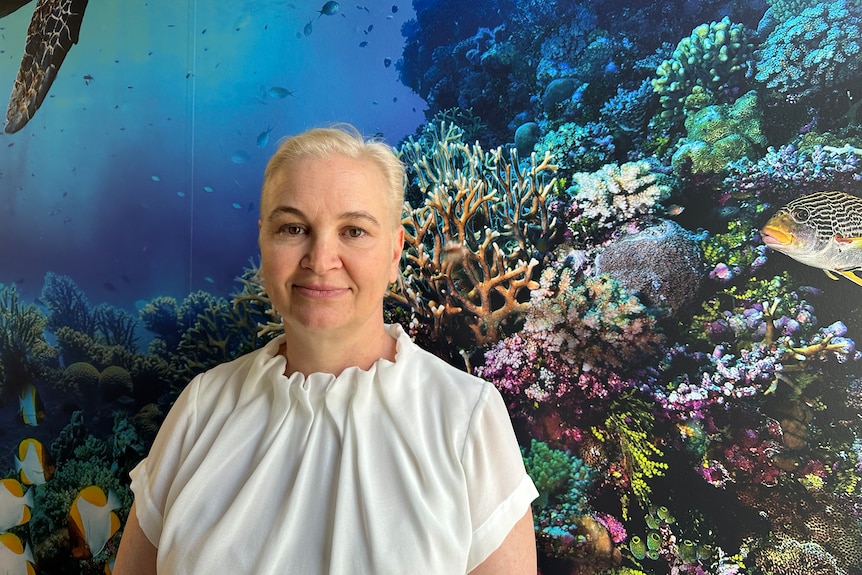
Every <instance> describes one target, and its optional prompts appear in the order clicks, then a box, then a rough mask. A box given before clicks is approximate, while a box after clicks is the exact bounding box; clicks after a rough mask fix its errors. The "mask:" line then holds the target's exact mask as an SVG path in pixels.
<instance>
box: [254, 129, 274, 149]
mask: <svg viewBox="0 0 862 575" xmlns="http://www.w3.org/2000/svg"><path fill="white" fill-rule="evenodd" d="M271 133H272V128H270V127H267V128H266V130H264V131H263V132H261V133H260V134H258V135H257V140H255V142H256V143H257V147H258V148H265V147H266V145H267V144H268V143H269V135H270V134H271Z"/></svg>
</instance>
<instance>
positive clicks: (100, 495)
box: [69, 485, 120, 559]
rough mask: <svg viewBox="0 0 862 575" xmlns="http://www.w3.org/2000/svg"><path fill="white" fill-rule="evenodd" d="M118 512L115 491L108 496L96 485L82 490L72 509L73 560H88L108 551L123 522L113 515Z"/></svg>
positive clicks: (70, 531) (70, 528)
mask: <svg viewBox="0 0 862 575" xmlns="http://www.w3.org/2000/svg"><path fill="white" fill-rule="evenodd" d="M119 508H120V501H119V499H117V496H116V495H115V494H114V492H113V491H108V493H107V494H105V492H104V491H103V490H102V488H101V487H99V486H97V485H90V486H89V487H85V488H84V489H82V490H81V492H80V493H79V494H78V497H77V498H75V501H74V502H73V503H72V507H71V508H70V509H69V540H70V543H71V544H72V556H73V557H75V558H76V559H86V558H89V557H92V556H93V555H96V554H98V553H99V552H100V551H101V550H102V549H104V548H105V544H106V543H107V542H108V540H109V539H110V538H111V536H112V535H113V534H114V533H116V532H117V530H118V529H119V528H120V518H119V517H117V514H116V513H114V510H115V509H119Z"/></svg>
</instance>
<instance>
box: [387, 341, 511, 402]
mask: <svg viewBox="0 0 862 575" xmlns="http://www.w3.org/2000/svg"><path fill="white" fill-rule="evenodd" d="M398 329H399V331H400V335H399V337H398V345H399V353H398V355H397V356H396V364H399V365H398V367H399V371H400V372H401V373H402V374H404V376H405V377H406V378H407V379H408V380H409V381H412V382H414V383H415V384H416V385H419V386H422V388H423V391H425V392H430V391H431V390H437V391H439V392H440V393H444V394H447V395H461V396H466V397H469V398H472V399H473V400H474V401H475V400H477V399H478V397H479V396H480V395H483V394H485V393H487V392H488V391H489V389H488V388H491V389H496V388H494V386H493V385H491V384H490V383H488V382H487V381H485V380H483V379H481V378H479V377H477V376H475V375H472V374H470V373H468V372H466V371H465V370H464V369H462V368H460V367H456V366H454V365H452V364H451V363H449V362H447V361H446V360H444V359H443V358H441V357H439V356H437V355H435V354H433V353H431V352H430V351H428V350H426V349H425V348H423V347H421V346H420V345H418V344H417V343H415V342H414V341H413V340H412V339H411V338H410V337H409V336H408V335H407V334H406V333H405V332H404V331H403V328H401V327H400V326H399V328H398ZM402 350H403V351H404V353H401V351H402Z"/></svg>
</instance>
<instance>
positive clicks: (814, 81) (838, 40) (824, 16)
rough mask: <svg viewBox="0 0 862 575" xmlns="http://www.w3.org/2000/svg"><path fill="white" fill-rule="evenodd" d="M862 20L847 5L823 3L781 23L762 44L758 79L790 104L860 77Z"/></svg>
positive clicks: (772, 93)
mask: <svg viewBox="0 0 862 575" xmlns="http://www.w3.org/2000/svg"><path fill="white" fill-rule="evenodd" d="M860 38H862V18H860V17H859V15H858V7H856V10H853V9H852V8H851V5H849V4H848V3H847V2H845V1H844V0H839V1H837V2H832V3H825V2H824V3H820V4H816V5H814V6H811V7H809V8H806V9H805V10H803V11H802V13H801V14H799V15H798V16H795V17H793V18H790V19H788V20H787V21H785V22H782V23H781V24H779V25H778V26H776V28H775V29H774V30H773V31H772V32H771V33H770V34H769V36H768V37H767V38H766V41H765V42H764V43H763V44H762V45H761V47H760V49H759V51H758V55H757V62H756V63H755V67H756V74H755V78H756V79H757V80H758V81H759V82H761V83H763V85H764V86H765V87H766V89H767V91H768V93H769V95H770V98H772V99H773V100H779V101H781V100H784V101H787V102H791V103H794V102H798V101H800V100H809V99H812V98H815V97H817V96H820V95H823V94H828V93H829V92H830V91H831V90H834V89H836V88H840V87H842V86H843V85H844V84H845V83H847V82H848V81H850V80H852V79H854V78H856V77H858V74H859V69H860V66H862V40H860Z"/></svg>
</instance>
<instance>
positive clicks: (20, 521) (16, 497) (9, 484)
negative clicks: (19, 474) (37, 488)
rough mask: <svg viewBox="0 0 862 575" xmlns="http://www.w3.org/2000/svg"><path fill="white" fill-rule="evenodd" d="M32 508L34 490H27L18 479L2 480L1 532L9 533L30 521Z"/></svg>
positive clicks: (0, 492) (0, 495) (0, 487)
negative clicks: (17, 526)
mask: <svg viewBox="0 0 862 575" xmlns="http://www.w3.org/2000/svg"><path fill="white" fill-rule="evenodd" d="M32 508H33V491H32V490H25V489H24V486H23V485H21V483H20V482H19V481H18V480H17V479H12V478H7V479H2V480H0V531H9V530H10V529H12V528H13V527H15V526H16V525H24V524H25V523H27V522H28V521H30V516H31V513H30V510H31V509H32Z"/></svg>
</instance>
